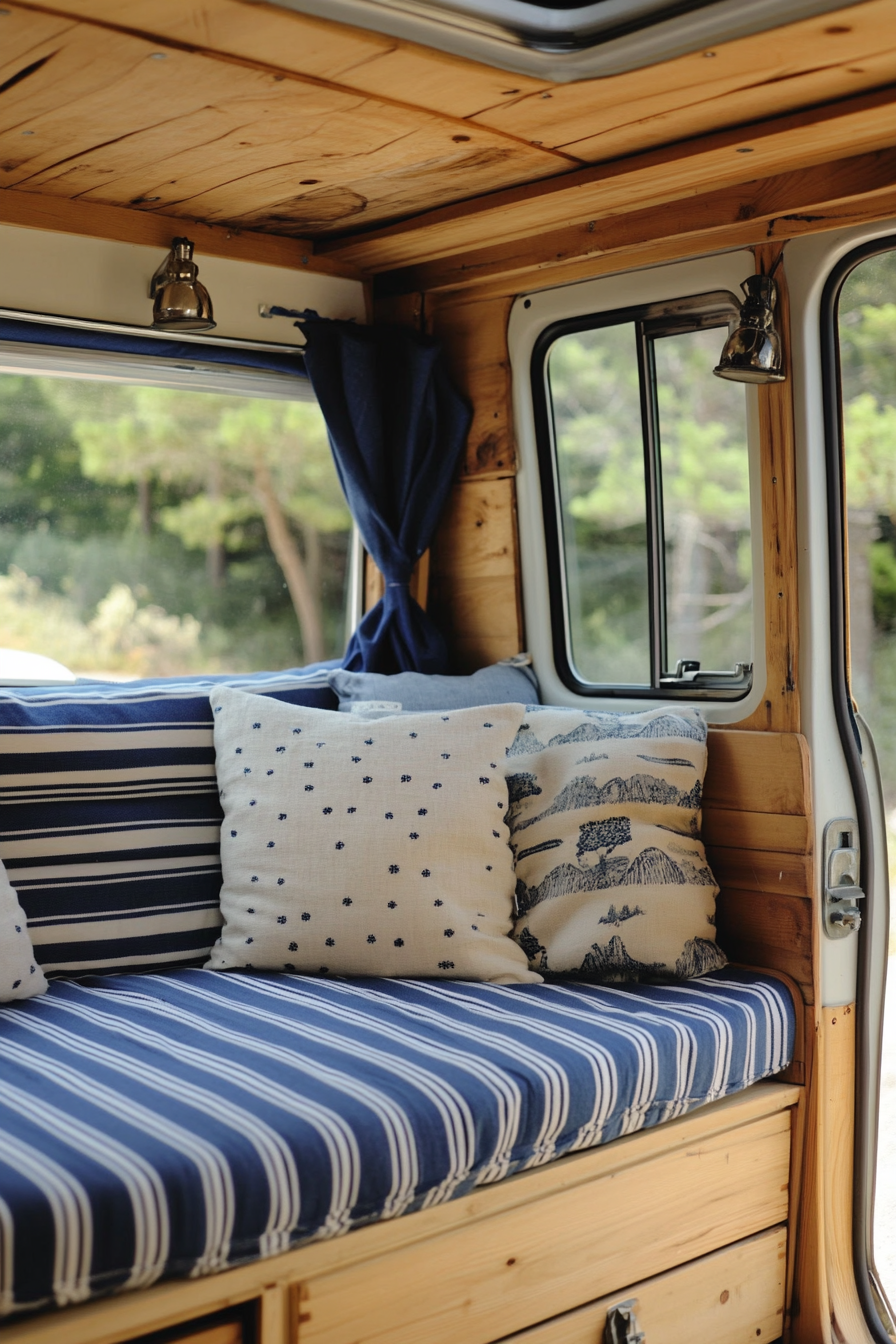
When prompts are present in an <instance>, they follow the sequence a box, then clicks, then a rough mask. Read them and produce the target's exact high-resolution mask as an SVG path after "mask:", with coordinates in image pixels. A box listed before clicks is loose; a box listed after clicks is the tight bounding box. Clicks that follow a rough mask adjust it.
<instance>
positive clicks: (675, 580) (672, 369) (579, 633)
mask: <svg viewBox="0 0 896 1344" xmlns="http://www.w3.org/2000/svg"><path fill="white" fill-rule="evenodd" d="M737 311H738V309H737V304H736V302H735V300H734V298H733V296H730V295H727V294H713V295H706V296H702V297H701V298H699V299H694V300H688V301H687V302H686V303H685V304H682V305H681V308H680V309H679V310H677V311H676V309H675V308H674V307H673V308H672V309H671V310H669V309H665V310H664V311H662V312H659V313H658V312H656V311H654V310H643V311H640V312H635V313H632V312H627V313H623V314H610V315H607V316H601V317H599V318H593V319H590V320H588V321H583V320H576V321H575V322H571V323H565V324H563V323H560V324H557V325H555V326H554V327H552V328H550V329H549V330H548V331H547V332H545V333H544V334H543V336H542V338H541V341H540V342H539V343H538V345H537V346H536V350H535V355H534V363H533V386H534V391H535V401H536V413H537V415H538V418H539V420H540V422H541V423H540V424H539V452H540V454H541V466H542V486H543V489H542V494H543V498H544V503H545V514H546V516H545V523H546V532H547V536H548V544H549V547H550V546H551V545H552V544H553V549H554V554H553V556H552V557H551V561H552V567H553V574H552V619H553V621H554V623H555V639H554V645H555V657H556V660H557V664H558V671H559V672H560V674H561V676H562V677H563V679H564V681H566V683H567V685H569V686H570V687H571V689H574V690H576V691H579V692H580V693H585V694H587V693H588V692H589V691H592V692H596V690H597V689H598V688H599V689H600V692H601V693H602V694H605V693H607V691H608V690H612V689H613V688H614V687H619V688H620V689H622V688H624V690H625V692H626V693H631V692H632V691H634V692H635V693H637V690H638V689H639V688H640V689H641V690H642V693H653V694H656V693H657V692H658V691H662V692H671V693H674V692H675V690H676V688H687V690H688V692H689V694H693V693H695V692H696V693H698V694H701V693H702V694H704V695H707V696H711V697H713V698H727V697H739V696H742V695H745V694H746V693H747V691H748V690H749V687H750V680H751V665H752V629H753V617H752V549H751V534H750V490H749V457H748V450H747V401H746V392H745V389H744V387H743V386H742V385H738V384H735V383H730V382H724V381H722V380H720V379H717V378H714V377H713V376H712V371H713V368H714V366H715V365H716V364H717V363H718V359H719V354H720V351H721V349H722V345H723V343H724V339H725V335H726V332H727V328H728V324H729V322H730V321H731V319H732V318H734V317H736V315H737ZM558 636H559V637H558Z"/></svg>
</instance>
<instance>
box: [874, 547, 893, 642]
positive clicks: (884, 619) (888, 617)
mask: <svg viewBox="0 0 896 1344" xmlns="http://www.w3.org/2000/svg"><path fill="white" fill-rule="evenodd" d="M869 565H870V570H871V593H872V601H873V605H874V624H875V625H876V626H877V628H878V630H885V631H886V632H887V633H888V634H892V633H893V631H896V552H894V550H893V547H892V545H891V544H890V542H888V541H876V542H874V543H873V544H872V546H871V552H870V555H869Z"/></svg>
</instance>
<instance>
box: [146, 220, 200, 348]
mask: <svg viewBox="0 0 896 1344" xmlns="http://www.w3.org/2000/svg"><path fill="white" fill-rule="evenodd" d="M198 275H199V267H198V266H197V265H196V263H195V261H194V260H193V244H192V243H191V242H190V240H189V238H175V239H174V240H173V241H172V243H171V251H170V252H169V253H168V255H167V257H166V258H165V260H164V261H163V262H162V264H161V266H160V267H159V269H158V270H157V271H156V273H155V275H154V276H153V278H152V282H151V283H150V287H149V296H150V298H151V299H152V300H153V305H152V325H153V327H154V328H155V329H156V331H211V330H212V328H213V327H214V326H215V320H214V314H213V311H212V301H211V298H210V297H209V292H208V290H207V289H206V287H205V285H203V284H202V282H201V281H200V280H199V279H198Z"/></svg>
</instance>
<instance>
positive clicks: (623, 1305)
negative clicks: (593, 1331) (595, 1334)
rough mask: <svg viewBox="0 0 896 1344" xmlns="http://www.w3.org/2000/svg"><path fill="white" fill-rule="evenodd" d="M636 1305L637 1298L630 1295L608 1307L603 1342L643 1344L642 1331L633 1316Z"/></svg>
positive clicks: (605, 1343)
mask: <svg viewBox="0 0 896 1344" xmlns="http://www.w3.org/2000/svg"><path fill="white" fill-rule="evenodd" d="M637 1305H638V1302H637V1298H634V1297H630V1298H628V1300H627V1301H625V1302H617V1304H616V1306H615V1307H611V1308H610V1310H609V1311H608V1312H607V1323H606V1325H605V1326H604V1344H644V1331H643V1330H639V1329H638V1322H637V1319H636V1317H635V1307H636V1306H637Z"/></svg>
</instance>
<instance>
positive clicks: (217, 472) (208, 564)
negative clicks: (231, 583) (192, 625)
mask: <svg viewBox="0 0 896 1344" xmlns="http://www.w3.org/2000/svg"><path fill="white" fill-rule="evenodd" d="M206 494H207V495H208V497H209V499H211V500H214V501H216V502H217V500H219V499H220V498H221V466H220V463H218V462H213V463H212V464H211V467H210V469H209V477H208V482H207V485H206ZM226 572H227V555H226V553H225V551H224V543H223V542H222V541H220V540H218V541H213V542H212V543H211V544H210V545H209V546H206V548H205V573H206V577H207V578H208V581H209V583H210V584H211V586H212V588H214V589H215V590H216V591H217V590H219V589H220V588H222V587H223V586H224V575H225V573H226Z"/></svg>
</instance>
